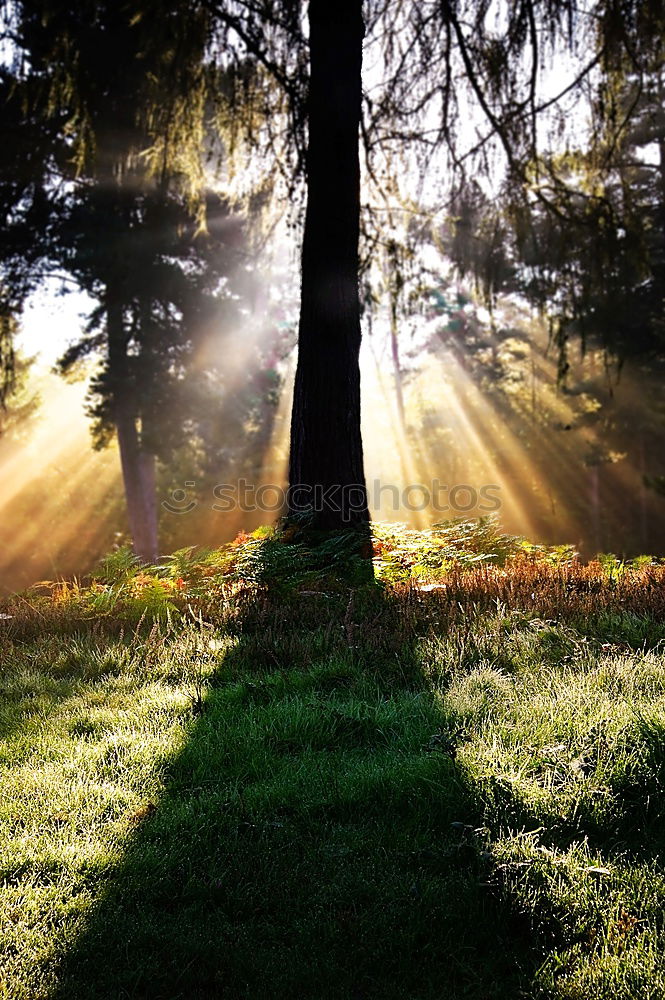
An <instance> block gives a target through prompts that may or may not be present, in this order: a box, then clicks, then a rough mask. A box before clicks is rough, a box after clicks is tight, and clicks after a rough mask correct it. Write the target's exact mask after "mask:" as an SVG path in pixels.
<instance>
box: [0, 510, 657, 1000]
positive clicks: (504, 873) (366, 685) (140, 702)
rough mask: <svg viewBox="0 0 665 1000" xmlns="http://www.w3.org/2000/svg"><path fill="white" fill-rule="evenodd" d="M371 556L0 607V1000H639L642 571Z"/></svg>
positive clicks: (101, 581) (643, 830) (435, 548)
mask: <svg viewBox="0 0 665 1000" xmlns="http://www.w3.org/2000/svg"><path fill="white" fill-rule="evenodd" d="M340 544H341V543H340ZM342 547H343V546H342ZM374 553H375V569H376V575H377V578H378V580H377V581H376V582H374V583H371V582H370V583H368V582H365V583H362V582H361V583H358V582H355V583H354V582H353V581H350V580H349V578H348V575H347V577H344V576H343V575H341V576H340V575H339V574H338V575H337V576H334V577H333V576H332V575H331V574H330V573H329V572H326V571H325V570H324V569H323V566H322V563H321V560H320V557H319V556H318V555H316V554H312V552H310V551H309V550H305V548H304V547H303V546H302V545H297V544H296V545H293V544H289V542H288V540H287V541H284V540H283V539H279V538H276V537H275V536H272V535H270V533H267V532H263V533H258V535H255V536H249V537H248V536H242V537H241V538H240V539H238V540H236V543H234V544H233V545H231V546H226V547H225V548H224V549H223V550H219V551H218V552H215V553H203V554H202V553H196V552H192V551H187V552H183V553H177V554H176V556H174V557H172V558H171V559H170V560H167V561H165V562H164V563H163V564H162V565H161V566H160V567H157V568H154V569H149V570H142V569H140V568H139V567H138V566H136V565H135V564H134V562H133V561H132V559H131V557H130V556H129V555H128V553H127V552H126V551H124V550H121V551H120V552H118V553H115V554H113V555H112V556H111V557H109V559H108V560H106V561H105V563H104V564H103V566H101V567H100V569H99V571H98V573H97V574H96V576H95V577H94V579H92V580H91V581H87V582H86V583H85V584H83V583H75V584H64V583H60V584H56V585H53V586H51V587H46V586H42V587H41V588H37V589H35V590H33V591H31V592H26V593H24V594H22V595H17V596H15V597H12V598H10V599H8V600H6V601H4V602H3V605H2V607H1V608H0V612H2V615H1V616H0V692H1V700H0V739H1V742H0V882H1V889H0V997H4V998H12V1000H19V998H21V1000H43V998H47V997H48V998H55V997H60V998H63V1000H77V998H81V1000H95V998H98V1000H102V998H103V1000H115V998H118V1000H119V998H130V997H132V998H154V1000H157V998H164V1000H176V998H182V1000H196V998H218V997H220V998H221V997H224V998H228V1000H233V998H248V1000H249V998H252V1000H261V998H266V1000H267V998H271V1000H273V998H283V1000H300V998H311V1000H325V998H339V1000H347V998H348V1000H362V998H375V997H376V998H378V997H381V998H395V1000H397V998H413V1000H430V998H431V1000H434V998H437V1000H439V998H441V997H446V998H455V1000H456V998H469V1000H491V998H497V1000H498V998H502V1000H515V998H518V997H524V998H536V997H551V998H560V1000H563V998H567V1000H568V998H570V1000H572V998H580V1000H582V998H585V1000H586V998H588V997H592V996H593V997H595V998H599V1000H601V998H607V1000H610V998H612V1000H621V998H626V1000H628V998H631V1000H637V998H640V1000H649V998H653V1000H656V998H658V1000H662V997H663V996H665V960H664V959H663V956H664V955H665V905H664V904H665V870H664V868H663V860H662V851H663V847H664V846H665V843H664V842H665V803H664V800H663V781H664V779H665V567H664V566H663V565H660V564H658V563H657V562H656V561H655V560H648V559H646V558H644V559H640V560H636V561H635V562H634V563H632V564H629V565H627V564H624V563H621V562H620V561H618V560H616V559H613V558H611V557H607V558H605V559H603V560H601V561H597V562H593V563H590V564H588V565H586V566H584V565H581V564H580V563H579V562H578V561H577V560H576V559H575V558H574V555H573V554H572V553H571V552H570V550H566V549H563V548H560V549H543V548H537V547H534V546H529V545H527V544H526V543H524V542H522V541H520V540H517V539H509V538H506V537H505V536H501V535H500V534H499V533H498V531H497V530H496V529H495V528H494V527H492V526H491V525H488V524H486V523H483V524H481V525H457V526H456V527H451V528H447V529H445V530H444V529H441V530H434V531H433V532H430V533H414V532H406V531H402V532H400V531H399V530H398V529H395V528H388V527H386V526H377V528H376V534H375V540H374ZM338 554H339V559H340V565H341V563H342V557H343V552H342V551H341V549H340V552H339V553H338ZM333 555H334V553H333ZM325 559H326V560H327V561H328V563H329V562H330V559H331V553H330V551H328V552H327V554H325Z"/></svg>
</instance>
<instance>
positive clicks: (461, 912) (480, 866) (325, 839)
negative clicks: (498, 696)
mask: <svg viewBox="0 0 665 1000" xmlns="http://www.w3.org/2000/svg"><path fill="white" fill-rule="evenodd" d="M417 600H419V598H418V596H417V595H411V596H409V595H407V596H404V595H402V596H401V597H397V596H395V595H387V594H385V593H384V592H383V591H382V590H381V589H380V588H379V587H374V586H364V587H361V588H358V589H356V590H354V591H350V590H347V591H343V592H340V591H334V590H333V592H332V593H316V592H315V593H312V592H309V593H300V594H292V595H291V596H283V597H282V598H281V599H280V600H279V601H275V600H272V599H270V598H269V597H265V596H258V597H256V598H254V599H252V600H251V601H248V602H247V603H246V605H245V607H244V609H243V611H242V614H241V615H240V617H239V618H238V620H237V621H236V622H235V624H234V625H233V627H232V631H234V633H235V644H234V645H233V646H232V647H231V648H230V650H229V651H228V652H227V653H226V655H225V656H224V658H223V660H222V661H221V662H220V664H219V666H218V669H217V671H216V673H215V674H214V676H213V678H212V682H211V686H210V688H209V690H208V691H207V693H206V696H205V698H204V700H203V702H202V708H201V712H200V715H199V717H198V718H197V719H196V721H195V722H194V723H193V725H192V729H191V732H190V734H189V739H188V742H187V745H186V746H185V747H184V749H183V750H182V752H181V753H180V754H179V755H178V756H177V757H176V758H175V759H174V760H173V761H172V763H171V765H170V767H169V771H168V774H167V776H166V791H165V793H164V796H163V797H162V799H161V801H160V802H159V803H158V804H157V806H156V808H153V809H146V815H145V818H144V820H143V821H142V823H141V824H140V825H139V827H138V828H137V830H136V832H135V833H134V835H133V836H132V837H131V838H130V840H129V842H128V844H127V847H126V851H125V854H124V858H123V861H122V863H121V864H120V866H119V867H118V868H117V870H115V871H114V872H113V874H112V876H111V877H110V878H109V880H108V882H107V884H106V886H105V888H104V889H103V891H102V893H101V895H100V898H99V902H98V904H97V905H96V907H95V908H93V909H92V911H90V912H89V913H88V917H87V921H86V924H85V926H84V928H83V929H82V931H81V933H80V935H79V937H78V939H77V940H76V942H75V943H74V945H73V947H72V949H71V951H70V952H69V953H68V954H67V955H66V956H65V958H64V960H63V961H62V964H61V965H60V967H59V969H58V970H57V983H58V986H57V988H56V989H55V991H54V992H53V994H52V995H53V996H54V997H56V996H57V997H59V998H63V1000H64V998H67V1000H76V998H82V1000H83V998H85V1000H94V998H104V1000H110V998H115V997H117V998H120V997H137V998H138V997H144V998H148V997H150V998H155V1000H157V998H168V1000H177V998H183V1000H185V998H186V1000H194V998H213V997H215V998H216V997H226V998H255V1000H259V998H262V997H265V998H268V997H270V998H285V1000H286V998H289V1000H291V998H305V997H310V998H317V1000H323V998H327V997H330V998H358V1000H360V998H370V997H382V998H404V997H413V998H430V997H431V998H434V997H436V998H440V997H444V996H445V997H452V998H473V1000H490V998H494V997H496V998H511V1000H513V998H514V997H516V996H518V995H519V994H520V990H521V989H522V988H524V987H525V986H526V985H527V984H528V982H529V981H530V980H531V978H532V976H533V972H534V969H535V963H536V962H537V961H539V959H538V956H537V955H536V954H535V953H534V951H533V950H532V948H531V943H530V941H529V936H528V932H527V928H526V924H525V923H523V922H522V921H521V920H520V919H517V918H513V917H511V915H510V912H509V910H508V908H506V907H505V906H504V905H503V904H502V903H501V902H500V900H499V899H498V898H497V897H496V896H494V895H493V894H492V893H491V892H490V891H489V890H488V887H487V885H486V884H484V883H485V879H486V872H485V867H484V866H485V861H484V860H483V857H482V852H481V851H480V850H479V848H478V847H477V845H476V842H475V838H474V836H473V834H472V830H473V829H474V827H476V826H477V825H478V824H479V822H480V815H479V809H478V805H477V803H476V802H475V801H474V796H473V793H472V791H471V790H470V788H469V784H468V782H467V780H466V778H465V776H464V774H463V773H462V772H461V771H460V770H459V768H458V766H457V764H456V762H455V742H456V740H457V739H458V735H457V733H456V730H455V728H454V726H453V725H452V723H449V720H447V718H446V717H445V715H444V714H443V713H442V709H441V706H440V704H439V703H437V700H436V697H435V695H434V694H433V692H432V691H431V689H430V688H429V687H428V686H427V685H426V683H425V681H424V679H423V672H422V669H421V665H420V662H419V657H418V652H417V648H416V647H417V641H418V635H417V632H418V629H419V628H420V627H421V625H420V624H419V622H420V621H421V619H420V617H419V614H416V609H415V607H414V606H413V602H414V601H417Z"/></svg>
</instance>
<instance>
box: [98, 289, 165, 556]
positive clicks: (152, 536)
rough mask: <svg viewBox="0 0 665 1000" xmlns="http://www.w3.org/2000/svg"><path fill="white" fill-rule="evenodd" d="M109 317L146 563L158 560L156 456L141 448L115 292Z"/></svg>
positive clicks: (125, 466) (121, 433) (138, 545)
mask: <svg viewBox="0 0 665 1000" xmlns="http://www.w3.org/2000/svg"><path fill="white" fill-rule="evenodd" d="M106 317H107V326H108V344H109V374H110V377H111V381H112V385H113V419H114V423H115V428H116V433H117V435H118V447H119V450H120V465H121V468H122V481H123V485H124V489H125V501H126V504H127V517H128V520H129V530H130V533H131V536H132V542H133V545H134V552H135V553H136V555H137V556H138V557H139V558H140V559H142V560H143V561H144V562H155V561H156V560H157V558H158V555H159V550H158V539H157V499H156V494H155V456H154V455H151V454H149V453H148V452H145V451H142V450H141V444H140V440H139V433H138V429H137V426H136V407H135V405H134V403H133V401H132V399H131V387H130V384H129V376H128V371H127V344H126V338H125V333H124V327H123V318H122V304H121V303H120V301H119V299H117V298H116V297H114V295H113V293H112V292H109V293H108V294H107V303H106Z"/></svg>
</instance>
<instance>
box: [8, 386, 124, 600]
mask: <svg viewBox="0 0 665 1000" xmlns="http://www.w3.org/2000/svg"><path fill="white" fill-rule="evenodd" d="M85 392H86V387H85V386H84V385H82V384H80V383H79V384H75V385H68V384H65V383H63V382H62V381H61V380H60V379H58V378H57V377H56V376H53V375H47V376H44V377H43V378H42V379H41V380H40V383H39V396H40V406H39V409H38V411H37V412H36V413H35V414H33V416H32V417H30V418H29V419H28V420H27V421H26V423H25V424H24V425H23V426H21V427H20V428H19V429H18V430H16V431H15V432H14V434H12V435H11V436H10V435H5V436H4V437H3V438H2V439H1V440H0V482H1V485H0V517H1V521H0V548H1V551H2V566H1V571H2V576H1V578H0V584H1V585H2V587H3V588H7V589H14V588H17V587H21V586H26V585H28V584H30V583H33V582H34V581H35V579H37V578H40V577H42V578H43V577H49V578H52V577H53V576H55V575H57V574H59V573H71V572H80V571H82V570H85V569H87V568H89V566H90V564H91V561H94V559H95V557H96V556H98V555H100V554H101V553H102V552H103V551H104V550H105V549H107V548H109V547H110V545H111V544H112V542H113V541H114V528H117V523H118V514H119V511H120V510H121V507H120V504H121V500H122V492H121V484H120V471H119V462H118V457H117V452H116V449H115V447H110V448H108V449H106V450H105V451H103V452H95V451H93V449H92V447H91V441H90V427H89V422H88V420H87V418H86V416H85V412H84V399H85ZM121 516H122V515H121ZM121 523H122V521H121Z"/></svg>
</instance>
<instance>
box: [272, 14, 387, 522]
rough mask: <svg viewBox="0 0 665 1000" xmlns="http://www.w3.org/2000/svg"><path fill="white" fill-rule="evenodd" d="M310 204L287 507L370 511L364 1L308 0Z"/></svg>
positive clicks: (324, 514)
mask: <svg viewBox="0 0 665 1000" xmlns="http://www.w3.org/2000/svg"><path fill="white" fill-rule="evenodd" d="M309 24H310V60H311V77H310V91H309V148H308V154H307V212H306V216H305V233H304V239H303V249H302V289H301V305H300V327H299V339H298V367H297V370H296V379H295V388H294V400H293V413H292V419H291V456H290V467H289V481H290V490H289V504H288V507H289V513H290V514H291V515H293V514H297V513H299V512H302V511H305V510H308V509H310V510H313V512H314V517H313V523H314V526H315V527H318V528H324V529H335V528H339V527H342V526H344V525H347V526H348V525H349V524H366V523H367V522H368V520H369V513H368V509H367V491H366V488H365V473H364V468H363V451H362V440H361V434H360V368H359V362H358V356H359V352H360V300H359V294H358V237H359V219H360V166H359V158H358V130H359V122H360V113H361V77H360V74H361V67H362V40H363V34H364V26H363V21H362V0H337V2H335V3H330V2H329V0H310V4H309Z"/></svg>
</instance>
